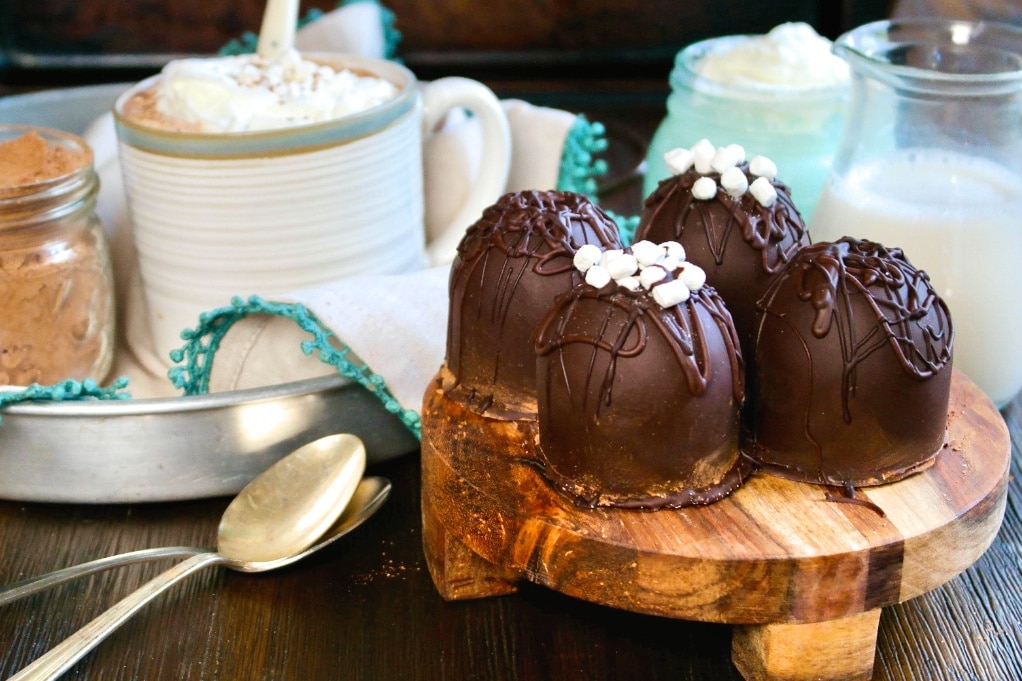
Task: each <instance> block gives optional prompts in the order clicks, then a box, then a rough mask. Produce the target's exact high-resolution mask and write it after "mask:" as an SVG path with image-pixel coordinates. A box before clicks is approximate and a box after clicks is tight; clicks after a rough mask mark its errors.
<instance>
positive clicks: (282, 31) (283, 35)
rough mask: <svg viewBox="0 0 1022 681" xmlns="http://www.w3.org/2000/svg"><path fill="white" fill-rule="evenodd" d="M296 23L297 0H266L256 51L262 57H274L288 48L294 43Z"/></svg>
mask: <svg viewBox="0 0 1022 681" xmlns="http://www.w3.org/2000/svg"><path fill="white" fill-rule="evenodd" d="M297 23H298V0H266V9H264V10H263V23H262V25H261V26H260V27H259V42H258V43H257V44H256V53H258V54H259V56H260V57H263V58H264V59H276V58H277V57H279V56H280V55H282V54H284V53H285V52H287V51H288V50H290V49H291V48H292V47H294V44H295V27H296V25H297Z"/></svg>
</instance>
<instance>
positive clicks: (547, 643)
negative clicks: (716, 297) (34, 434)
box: [0, 82, 1022, 681]
mask: <svg viewBox="0 0 1022 681" xmlns="http://www.w3.org/2000/svg"><path fill="white" fill-rule="evenodd" d="M629 87H634V85H629ZM627 89H628V88H627V87H625V88H621V87H617V86H607V84H601V83H594V84H592V85H591V86H588V88H587V89H584V90H575V91H572V92H565V91H563V90H559V89H557V88H556V87H553V86H551V87H547V88H543V87H542V86H541V85H540V84H538V83H535V82H529V83H522V84H516V83H501V94H504V95H510V94H522V93H525V94H528V95H530V96H531V97H534V98H535V99H538V100H541V101H545V102H553V103H558V104H560V105H570V106H573V107H577V108H576V110H581V111H585V112H586V113H587V114H588V115H589V117H590V118H591V119H593V120H601V121H607V122H608V123H611V125H612V127H611V129H612V130H615V129H621V130H628V131H630V132H634V133H635V134H637V135H639V136H640V137H641V136H643V135H647V136H648V135H649V134H651V132H652V129H653V127H654V126H655V125H656V123H657V122H658V121H659V118H660V116H661V115H662V99H660V96H659V93H658V92H653V93H651V94H649V95H646V94H642V93H639V96H637V97H631V98H623V97H621V94H620V93H621V92H623V91H625V90H627ZM593 102H598V103H599V104H600V105H599V106H596V105H594V104H593ZM647 138H648V137H647ZM612 154H614V163H613V164H612V165H613V167H614V171H615V172H616V171H618V170H621V169H624V168H625V167H627V166H628V165H629V164H630V163H631V162H632V161H633V160H634V158H633V152H632V145H631V143H629V142H621V141H620V140H615V141H614V144H612ZM637 201H638V199H637V196H636V193H635V186H634V185H630V186H629V187H627V188H626V190H625V191H623V192H618V193H615V194H614V195H613V196H610V197H607V198H606V199H605V204H606V205H608V206H610V207H612V208H613V209H614V210H617V211H618V212H626V213H627V212H630V211H634V210H635V208H636V206H637V205H638V204H637ZM1002 416H1003V417H1004V419H1005V420H1006V423H1007V424H1008V427H1009V431H1010V433H1011V437H1012V462H1011V472H1010V477H1009V482H1008V497H1007V505H1006V508H1005V516H1004V524H1003V526H1002V528H1001V530H1000V533H999V535H998V537H997V538H996V540H995V541H994V543H993V544H992V545H991V547H990V548H989V549H988V550H987V552H986V553H985V554H983V556H982V557H981V558H980V559H979V560H978V561H977V562H976V563H975V564H974V565H973V566H972V567H970V568H969V569H968V570H966V571H965V572H964V573H963V574H962V575H960V576H959V577H957V578H955V579H953V580H951V581H950V582H948V583H947V584H945V585H944V586H942V587H940V588H938V589H936V590H935V591H932V592H930V593H928V594H925V595H923V596H920V597H919V598H916V599H913V600H910V601H908V602H907V603H903V604H901V605H896V606H892V607H890V608H885V609H884V610H883V613H882V615H881V618H880V630H879V636H878V640H877V657H876V666H875V668H874V674H873V679H874V681H1018V679H1019V678H1020V674H1019V669H1020V668H1022V482H1020V480H1022V478H1020V475H1022V453H1020V451H1019V446H1020V444H1022V402H1020V401H1016V402H1015V403H1013V404H1012V405H1010V406H1009V407H1008V408H1007V409H1005V410H1004V411H1002ZM0 427H2V426H0ZM140 446H144V443H140ZM371 472H372V473H376V474H382V475H388V476H389V477H391V478H392V480H393V481H394V485H395V490H394V495H393V496H392V498H391V500H390V501H389V502H388V503H387V505H386V506H385V507H384V508H383V509H382V510H381V512H380V513H379V514H378V515H377V516H375V517H374V518H372V519H371V520H370V521H369V523H367V524H366V525H365V526H364V527H363V528H361V529H360V530H359V531H358V532H356V533H354V534H353V535H351V536H350V537H347V538H346V539H345V540H343V541H342V542H339V543H338V544H337V545H335V546H334V547H331V549H329V550H328V551H326V552H324V553H322V554H320V555H317V556H315V557H314V558H313V559H311V560H310V561H309V562H307V563H303V564H299V565H296V566H293V567H291V568H288V569H286V570H284V571H281V572H278V573H273V574H266V575H243V574H239V573H233V572H229V571H226V570H222V569H220V570H211V571H208V572H203V573H200V574H198V575H196V576H194V577H192V578H191V579H190V580H188V581H186V582H185V583H183V584H181V585H178V586H177V587H175V588H174V590H172V591H171V592H169V593H168V594H166V595H165V596H163V597H161V598H160V599H158V600H157V601H155V602H153V603H151V604H150V605H148V606H147V607H146V609H144V610H143V611H142V612H141V613H139V614H138V615H136V617H135V618H133V619H132V620H130V621H129V622H128V624H126V625H125V627H124V628H123V629H121V630H120V631H118V632H117V633H115V634H114V635H113V636H112V637H111V638H110V639H108V640H107V641H105V642H104V643H103V644H101V645H100V646H99V647H98V648H97V649H96V650H95V651H93V652H92V653H90V654H89V655H88V656H86V657H85V658H84V659H83V660H82V661H81V662H79V663H78V664H77V665H76V666H75V667H74V668H73V669H72V670H71V671H70V672H69V673H68V674H67V675H66V677H65V678H68V679H89V680H92V681H109V680H129V679H157V680H161V679H167V680H174V679H228V680H231V681H234V680H240V679H244V680H248V679H296V680H301V681H318V680H323V681H335V680H337V679H352V680H356V681H359V680H366V681H370V680H372V681H376V680H381V681H392V680H396V679H401V680H405V679H424V680H433V679H437V680H444V681H466V680H478V681H491V680H492V681H533V680H538V681H544V680H550V681H559V680H574V679H579V680H585V681H628V680H629V679H637V680H641V681H667V680H671V681H739V679H740V678H741V677H740V676H739V674H738V672H737V671H736V670H735V668H734V667H733V666H732V664H731V661H730V659H731V648H730V642H731V627H729V626H727V625H723V624H706V623H698V622H688V621H683V620H674V619H667V618H661V617H655V616H650V615H640V614H635V613H629V612H624V611H621V610H617V609H613V608H607V607H602V606H598V605H594V604H591V603H587V602H584V601H581V600H578V599H574V598H570V597H568V596H564V595H561V594H558V593H555V592H553V591H551V590H549V589H546V588H544V587H541V586H536V585H532V584H528V583H526V584H524V585H522V587H521V588H520V589H519V591H518V592H517V593H515V594H512V595H508V596H505V597H501V598H491V599H484V600H477V601H466V602H457V603H447V602H445V601H444V600H443V599H442V598H440V596H439V595H438V593H437V592H436V589H435V588H434V587H433V584H432V582H431V580H430V578H429V575H428V574H427V572H426V568H425V561H424V558H423V551H422V533H421V521H420V499H419V485H420V479H419V460H418V456H416V455H411V456H408V457H405V458H403V459H399V460H397V461H393V462H391V463H389V464H386V465H382V466H374V467H372V470H371ZM226 505H227V500H226V499H214V500H204V501H193V502H180V503H174V504H155V505H144V504H139V505H125V506H104V507H90V506H63V505H45V504H23V503H11V502H0V583H9V582H13V581H17V580H20V579H23V578H25V577H28V576H30V575H34V574H38V573H41V572H45V571H48V570H52V569H56V568H59V567H64V566H67V565H70V564H73V563H77V562H81V561H85V560H90V559H94V558H98V557H101V556H106V555H109V554H112V553H117V552H120V551H127V550H133V549H141V548H147V547H152V546H163V545H175V544H199V545H204V544H207V545H208V544H211V543H212V542H213V540H214V537H215V533H216V523H217V520H218V518H219V516H220V513H221V512H222V511H223V509H224V508H225V507H226ZM165 567H166V563H163V564H159V565H156V564H153V565H146V566H136V567H131V568H126V569H123V570H120V571H117V572H112V573H109V574H105V575H97V576H94V577H90V578H87V579H84V580H82V581H80V582H77V583H74V584H70V585H66V586H64V587H61V588H59V589H57V590H54V591H51V592H49V593H45V594H40V595H38V596H36V597H33V598H30V599H26V600H24V601H21V602H18V603H14V604H11V605H8V606H6V607H4V608H3V609H0V678H6V677H7V676H10V675H11V674H12V673H13V672H14V671H16V670H17V669H19V668H20V667H22V666H24V665H25V664H27V663H28V662H29V661H31V660H32V659H33V658H34V657H35V656H37V655H38V654H40V653H41V652H42V651H43V650H45V649H47V648H49V647H50V646H52V645H54V644H55V643H57V642H58V641H59V640H61V639H62V638H64V637H65V636H67V635H69V634H70V633H71V632H72V631H74V630H75V629H76V628H77V627H79V626H81V625H82V624H84V623H85V622H86V621H88V619H90V618H91V617H92V616H94V615H95V614H97V613H98V612H99V611H100V610H101V609H103V608H104V607H106V606H107V605H109V604H111V603H112V602H114V601H115V600H116V599H118V598H120V597H122V596H123V595H125V594H126V593H127V592H128V591H129V590H130V589H132V588H134V587H136V586H137V585H139V584H140V583H141V582H142V581H144V580H145V579H148V578H149V577H151V576H153V575H155V574H156V573H158V572H159V571H160V570H162V569H163V568H165Z"/></svg>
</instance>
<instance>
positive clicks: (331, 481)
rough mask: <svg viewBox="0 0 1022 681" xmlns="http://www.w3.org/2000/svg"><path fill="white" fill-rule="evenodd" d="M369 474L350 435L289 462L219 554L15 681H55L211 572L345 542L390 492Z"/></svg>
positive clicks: (234, 525)
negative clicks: (192, 578)
mask: <svg viewBox="0 0 1022 681" xmlns="http://www.w3.org/2000/svg"><path fill="white" fill-rule="evenodd" d="M364 467H365V449H364V447H362V443H361V441H359V440H358V438H356V437H354V436H352V435H334V436H329V437H327V438H323V439H321V440H317V441H316V442H313V443H310V444H309V445H306V446H304V447H302V448H300V449H298V450H296V451H295V452H293V453H292V454H289V455H288V456H286V457H284V458H283V459H281V460H280V461H278V462H277V463H276V464H274V465H273V466H271V467H270V468H268V469H267V470H266V471H264V472H263V473H262V474H260V475H259V476H258V477H257V478H256V479H255V480H253V481H252V482H251V483H249V485H248V486H246V487H245V489H243V490H242V491H241V492H239V493H238V496H237V497H236V498H235V499H234V501H232V502H231V504H230V506H228V508H227V510H226V511H225V512H224V515H223V518H222V519H221V522H220V528H219V530H218V533H217V546H218V550H217V552H215V553H214V552H203V553H199V554H197V555H193V556H192V557H191V558H189V559H188V560H185V561H183V562H182V563H179V564H178V565H176V566H174V567H172V568H170V569H169V570H167V571H166V572H163V573H162V574H160V575H159V576H157V577H155V578H154V579H152V580H150V581H149V582H147V583H146V584H144V585H143V586H142V587H140V588H139V589H138V590H137V591H135V592H133V593H132V594H130V595H128V596H127V597H125V598H124V599H122V600H121V601H119V602H118V603H116V604H115V605H113V606H112V607H111V608H110V609H109V610H107V611H106V612H105V613H103V614H102V615H100V616H99V617H97V618H96V619H94V620H92V621H91V622H89V623H88V624H86V625H85V626H84V627H82V628H81V629H80V630H79V631H78V632H76V633H75V634H73V635H72V636H70V637H69V638H67V639H65V640H64V641H63V642H62V643H60V644H58V645H57V646H55V647H54V648H53V649H52V650H50V651H49V652H47V653H46V654H44V655H43V656H41V657H40V658H38V659H37V660H35V661H34V662H32V664H30V665H28V666H27V667H25V668H24V669H23V670H21V671H20V672H18V674H16V675H14V676H13V677H11V679H18V680H21V681H24V680H25V679H53V678H56V677H57V676H59V675H60V674H61V673H63V672H64V671H66V670H67V669H68V667H70V666H71V665H73V664H74V663H75V662H77V661H78V660H79V659H80V658H81V657H82V656H83V655H84V654H85V653H87V652H88V651H89V650H91V649H92V648H93V647H95V646H96V645H97V644H98V643H99V642H100V641H102V640H103V639H104V638H106V637H107V636H108V635H109V634H110V633H111V632H112V631H114V630H115V629H116V628H117V627H118V626H120V625H121V624H122V623H123V622H125V621H126V620H127V619H128V618H129V617H131V616H132V615H133V614H135V612H137V611H138V610H139V609H141V607H142V606H143V605H145V604H146V603H148V602H149V601H150V600H152V599H153V598H155V597H156V596H158V595H159V594H161V593H163V591H165V590H166V589H167V588H169V587H170V586H172V585H173V584H175V583H177V582H178V581H180V580H181V579H183V578H184V577H187V576H188V575H190V574H192V573H193V572H196V571H198V570H200V569H202V568H204V567H206V566H209V565H224V566H226V567H230V568H234V569H237V570H242V571H245V572H262V571H265V570H272V569H275V568H278V567H283V566H285V565H289V564H290V563H293V562H295V561H297V560H299V559H301V558H304V557H305V556H307V555H309V554H311V553H314V552H315V551H318V550H319V549H321V548H323V547H324V546H326V545H328V544H330V543H331V542H333V541H334V540H336V539H338V538H339V537H341V536H343V535H345V534H347V533H348V532H350V531H351V530H353V529H355V527H357V526H358V525H360V524H361V523H362V522H363V521H364V520H365V519H366V518H368V517H369V516H371V515H372V514H373V513H374V512H375V511H376V510H377V509H378V508H379V507H380V506H381V505H382V503H383V502H384V501H385V500H386V498H387V495H388V494H389V492H390V482H389V481H387V480H386V479H384V478H366V479H365V480H363V481H362V482H361V483H359V479H360V478H361V475H362V472H363V470H364ZM349 502H350V503H349ZM345 507H347V508H345ZM342 511H343V514H341V512H342ZM338 515H340V517H339V518H338ZM324 532H325V534H324ZM317 540H319V541H318V542H317ZM314 542H315V543H314Z"/></svg>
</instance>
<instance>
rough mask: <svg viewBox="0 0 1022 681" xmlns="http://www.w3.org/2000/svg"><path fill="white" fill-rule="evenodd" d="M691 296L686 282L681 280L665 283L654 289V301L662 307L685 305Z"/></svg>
mask: <svg viewBox="0 0 1022 681" xmlns="http://www.w3.org/2000/svg"><path fill="white" fill-rule="evenodd" d="M691 295H692V292H691V291H689V290H688V286H685V282H683V281H681V280H680V279H675V280H673V281H668V282H664V283H663V284H660V285H658V286H654V287H653V300H655V301H656V302H657V305H659V306H660V307H671V306H673V305H677V304H679V303H684V302H685V301H686V300H688V299H689V297H690V296H691Z"/></svg>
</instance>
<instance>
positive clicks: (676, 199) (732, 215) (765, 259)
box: [635, 164, 808, 274]
mask: <svg viewBox="0 0 1022 681" xmlns="http://www.w3.org/2000/svg"><path fill="white" fill-rule="evenodd" d="M748 167H749V166H748V164H743V165H742V166H741V169H742V170H743V171H744V172H745V173H746V176H747V177H749V178H750V179H752V176H750V175H749V173H748ZM700 177H711V178H714V179H715V180H718V181H719V179H720V174H719V173H712V174H709V175H702V174H700V173H697V172H696V171H694V170H690V171H688V172H686V173H683V174H681V175H678V176H675V177H670V178H667V179H666V180H663V181H662V182H661V183H660V184H659V186H658V187H657V188H656V190H655V191H654V192H653V193H652V194H650V196H649V197H648V198H647V199H646V202H645V207H644V211H643V215H642V219H641V220H640V223H639V228H638V230H637V231H636V235H635V238H636V239H637V240H638V239H649V240H650V241H653V242H662V241H668V240H674V241H678V242H679V243H681V244H682V245H684V246H686V248H688V247H689V243H686V242H687V241H689V240H688V239H686V235H685V232H686V229H687V228H692V229H695V230H696V231H697V232H698V234H697V235H694V236H693V237H692V238H699V237H702V238H704V239H705V242H706V251H707V252H708V253H709V254H710V256H711V257H712V261H713V263H714V264H716V265H717V266H721V265H723V264H724V262H725V255H726V251H727V248H728V245H729V244H730V242H731V235H732V232H733V231H734V230H735V229H738V230H739V234H740V236H741V238H742V241H744V242H745V243H746V244H748V246H749V247H750V248H752V249H753V250H755V251H756V252H757V253H758V254H759V266H760V268H761V269H762V271H763V272H764V273H765V274H775V273H776V272H778V271H779V270H780V269H781V268H782V267H784V265H785V264H786V263H788V262H789V261H790V260H791V258H792V256H794V254H795V253H796V252H797V251H798V249H799V248H801V247H802V246H803V245H805V244H808V236H807V234H806V229H805V225H804V224H803V222H802V218H801V217H800V216H799V214H798V211H797V210H796V209H795V205H794V204H793V203H792V201H791V196H790V194H789V191H788V188H787V186H786V185H784V184H783V183H781V182H777V181H774V182H773V183H772V184H773V186H774V188H775V189H776V190H777V201H776V202H775V203H774V204H773V205H772V206H769V207H766V206H761V205H760V204H759V202H758V201H756V199H755V198H753V197H752V196H751V195H750V194H743V195H741V196H740V197H738V198H734V197H732V196H731V195H730V194H728V193H727V192H726V191H724V190H723V189H721V190H719V191H718V192H717V195H716V196H715V197H714V198H713V199H709V200H701V199H696V198H694V197H693V196H692V185H694V184H695V182H696V180H698V179H699V178H700ZM721 223H723V224H721ZM689 259H690V260H692V262H695V263H696V264H697V265H700V266H701V267H703V268H704V269H705V267H706V265H704V264H703V263H701V262H698V261H697V260H694V259H692V258H691V257H690V258H689Z"/></svg>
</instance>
